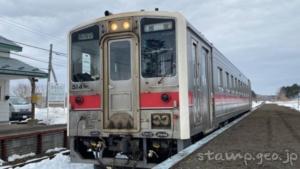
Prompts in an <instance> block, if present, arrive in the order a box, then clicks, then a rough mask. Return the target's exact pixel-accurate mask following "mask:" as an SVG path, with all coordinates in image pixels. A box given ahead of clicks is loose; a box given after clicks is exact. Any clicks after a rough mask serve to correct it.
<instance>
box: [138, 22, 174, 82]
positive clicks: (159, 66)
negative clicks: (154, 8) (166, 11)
mask: <svg viewBox="0 0 300 169" xmlns="http://www.w3.org/2000/svg"><path fill="white" fill-rule="evenodd" d="M141 30H142V31H141V39H142V40H141V61H142V62H141V64H142V65H141V69H142V76H143V77H144V78H153V77H166V76H174V75H175V74H176V42H175V22H174V20H173V19H156V18H144V19H142V20H141Z"/></svg>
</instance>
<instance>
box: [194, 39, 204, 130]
mask: <svg viewBox="0 0 300 169" xmlns="http://www.w3.org/2000/svg"><path fill="white" fill-rule="evenodd" d="M192 59H193V63H194V65H193V67H194V71H193V73H194V78H193V79H194V82H193V83H194V85H193V97H194V98H193V100H194V105H193V116H194V117H193V119H194V126H193V127H199V126H201V125H202V124H203V123H202V121H203V120H202V119H203V116H202V112H201V88H200V81H201V79H200V58H199V51H198V42H197V41H195V40H193V42H192Z"/></svg>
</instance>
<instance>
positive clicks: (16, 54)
mask: <svg viewBox="0 0 300 169" xmlns="http://www.w3.org/2000/svg"><path fill="white" fill-rule="evenodd" d="M0 52H2V53H10V54H12V55H15V56H20V57H24V58H27V59H30V60H34V61H37V62H41V63H46V64H48V61H44V60H39V59H36V58H32V57H30V56H25V55H21V54H18V53H12V52H5V51H0ZM54 65H56V66H62V67H65V65H61V64H54Z"/></svg>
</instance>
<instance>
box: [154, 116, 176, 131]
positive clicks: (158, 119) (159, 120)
mask: <svg viewBox="0 0 300 169" xmlns="http://www.w3.org/2000/svg"><path fill="white" fill-rule="evenodd" d="M151 126H152V128H153V129H170V128H171V114H169V113H156V114H152V115H151Z"/></svg>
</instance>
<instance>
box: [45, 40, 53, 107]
mask: <svg viewBox="0 0 300 169" xmlns="http://www.w3.org/2000/svg"><path fill="white" fill-rule="evenodd" d="M52 48H53V45H52V44H50V51H49V63H48V80H47V94H46V106H47V107H48V94H49V91H48V90H49V83H50V78H51V72H52Z"/></svg>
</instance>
